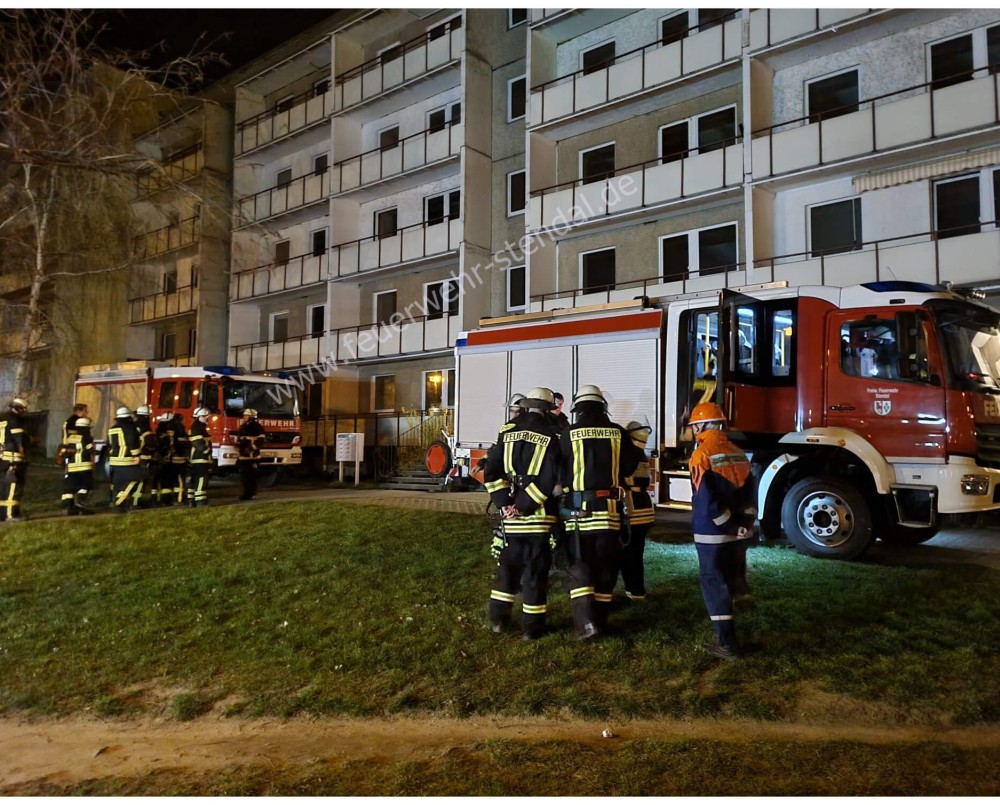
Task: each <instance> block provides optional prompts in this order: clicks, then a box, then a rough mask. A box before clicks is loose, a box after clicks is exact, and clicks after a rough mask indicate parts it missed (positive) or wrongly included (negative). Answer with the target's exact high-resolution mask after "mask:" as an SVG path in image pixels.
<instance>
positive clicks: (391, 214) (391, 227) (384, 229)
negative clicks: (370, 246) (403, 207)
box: [375, 207, 397, 239]
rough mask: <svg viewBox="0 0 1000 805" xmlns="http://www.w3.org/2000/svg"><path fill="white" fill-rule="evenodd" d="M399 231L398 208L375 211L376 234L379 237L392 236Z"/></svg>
mask: <svg viewBox="0 0 1000 805" xmlns="http://www.w3.org/2000/svg"><path fill="white" fill-rule="evenodd" d="M396 232H397V226H396V208H395V207H391V208H390V209H388V210H379V211H378V212H377V213H375V236H376V237H378V238H379V239H382V238H391V237H392V236H393V235H395V234H396Z"/></svg>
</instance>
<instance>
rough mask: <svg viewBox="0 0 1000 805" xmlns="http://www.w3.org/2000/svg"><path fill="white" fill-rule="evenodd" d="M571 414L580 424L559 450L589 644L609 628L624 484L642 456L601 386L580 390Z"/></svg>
mask: <svg viewBox="0 0 1000 805" xmlns="http://www.w3.org/2000/svg"><path fill="white" fill-rule="evenodd" d="M572 411H573V413H574V414H576V421H575V422H574V424H573V425H571V426H570V427H569V428H568V429H567V430H565V431H563V433H562V436H561V437H560V450H561V454H562V455H561V458H562V483H563V486H565V487H566V489H567V492H568V493H569V496H570V497H569V501H570V506H569V509H570V511H572V512H573V513H574V514H573V516H572V517H571V518H570V522H568V523H567V524H566V537H567V541H568V546H567V547H568V550H569V553H570V555H571V561H570V566H569V576H570V591H569V594H570V603H571V604H572V607H573V624H574V628H575V629H576V633H577V636H578V637H579V638H580V639H584V640H585V639H588V638H590V637H593V636H595V635H597V634H598V633H599V632H600V631H601V630H602V629H603V628H604V627H605V626H606V625H607V618H608V612H609V610H610V608H611V599H612V591H613V590H614V587H615V581H617V579H618V563H619V559H620V553H621V541H620V539H621V534H620V531H621V524H622V523H621V511H620V501H621V498H622V496H623V494H624V493H623V489H622V482H623V480H624V478H625V476H628V475H632V474H633V473H634V472H635V468H636V467H637V466H638V464H639V459H640V458H641V457H642V451H641V450H640V449H639V448H637V447H635V446H634V445H633V444H632V440H631V439H630V438H629V437H628V434H627V433H626V432H625V429H624V428H622V426H621V425H618V424H615V423H614V422H612V421H611V419H610V418H609V417H608V411H607V401H606V400H605V398H604V394H603V393H602V392H601V390H600V389H599V388H598V387H597V386H593V385H585V386H581V387H580V388H579V390H578V391H577V393H576V394H575V395H574V396H573V409H572Z"/></svg>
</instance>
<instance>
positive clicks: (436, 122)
mask: <svg viewBox="0 0 1000 805" xmlns="http://www.w3.org/2000/svg"><path fill="white" fill-rule="evenodd" d="M444 124H445V119H444V109H435V110H434V111H433V112H431V113H430V114H429V115H428V116H427V131H428V132H430V133H431V134H433V133H434V132H435V131H441V130H442V129H443V128H444Z"/></svg>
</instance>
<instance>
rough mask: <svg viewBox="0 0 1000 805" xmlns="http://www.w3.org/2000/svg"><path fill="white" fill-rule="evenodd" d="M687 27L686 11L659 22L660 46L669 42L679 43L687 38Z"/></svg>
mask: <svg viewBox="0 0 1000 805" xmlns="http://www.w3.org/2000/svg"><path fill="white" fill-rule="evenodd" d="M688 27H689V24H688V15H687V12H686V11H685V12H682V13H681V14H674V15H673V16H670V17H665V18H664V19H662V20H660V44H661V45H669V44H670V43H671V42H680V41H681V40H682V39H683V38H684V37H686V36H687V34H688Z"/></svg>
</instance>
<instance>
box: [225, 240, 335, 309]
mask: <svg viewBox="0 0 1000 805" xmlns="http://www.w3.org/2000/svg"><path fill="white" fill-rule="evenodd" d="M328 262H329V258H328V257H327V253H326V252H325V251H324V252H323V253H322V254H312V253H311V252H310V253H309V254H301V255H299V256H298V257H292V258H289V260H288V261H287V262H284V263H267V264H265V265H262V266H257V267H256V268H250V269H247V270H246V271H238V272H236V273H235V274H233V279H232V285H231V287H230V297H229V298H230V299H231V300H232V301H234V302H239V301H240V300H243V299H252V298H254V297H256V296H267V295H268V294H273V293H279V292H280V291H289V290H292V289H293V288H304V287H306V286H307V285H315V284H316V283H319V282H325V281H326V278H327V264H328Z"/></svg>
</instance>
